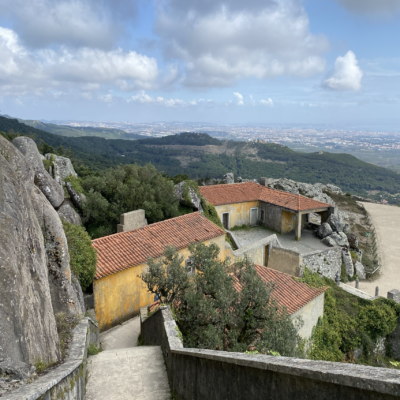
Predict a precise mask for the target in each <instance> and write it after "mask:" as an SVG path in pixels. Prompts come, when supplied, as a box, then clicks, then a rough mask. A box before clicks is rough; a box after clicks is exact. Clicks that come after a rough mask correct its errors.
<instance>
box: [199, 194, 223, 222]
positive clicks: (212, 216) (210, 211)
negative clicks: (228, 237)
mask: <svg viewBox="0 0 400 400" xmlns="http://www.w3.org/2000/svg"><path fill="white" fill-rule="evenodd" d="M201 206H202V207H203V210H204V216H205V217H206V218H207V219H208V220H210V221H211V222H213V223H214V224H215V225H217V226H219V227H220V228H222V229H224V227H223V225H222V222H221V219H220V218H219V215H218V213H217V210H216V209H215V207H214V206H213V205H212V204H210V203H209V202H208V201H207V200H206V199H205V198H204V197H201Z"/></svg>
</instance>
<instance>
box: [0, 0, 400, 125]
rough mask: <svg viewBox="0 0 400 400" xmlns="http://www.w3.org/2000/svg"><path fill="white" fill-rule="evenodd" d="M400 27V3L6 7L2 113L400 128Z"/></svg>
mask: <svg viewBox="0 0 400 400" xmlns="http://www.w3.org/2000/svg"><path fill="white" fill-rule="evenodd" d="M399 19H400V2H399V1H393V0H249V1H247V2H243V1H239V0H150V1H149V0H148V1H145V0H131V1H123V0H101V1H95V0H85V1H83V0H58V1H56V2H55V1H53V0H32V1H30V2H28V3H27V2H23V1H22V0H0V110H1V113H3V114H9V115H12V116H15V117H20V118H24V119H45V120H87V121H97V122H100V121H114V122H121V121H129V122H133V123H146V122H148V123H152V122H155V121H160V120H162V121H167V122H171V121H181V122H185V121H189V122H190V121H198V122H200V123H220V124H224V123H225V124H235V123H242V124H251V123H255V124H261V123H266V124H274V123H275V124H328V125H332V126H334V127H339V126H347V129H350V130H351V129H352V128H350V125H353V126H354V129H357V127H360V129H361V128H363V129H372V130H373V129H377V130H384V129H387V130H397V128H396V126H397V125H398V126H399V129H400V112H399V104H400V103H399V102H400V56H399V54H398V51H397V49H398V44H397V39H396V38H398V37H400V24H399ZM367 127H370V128H367Z"/></svg>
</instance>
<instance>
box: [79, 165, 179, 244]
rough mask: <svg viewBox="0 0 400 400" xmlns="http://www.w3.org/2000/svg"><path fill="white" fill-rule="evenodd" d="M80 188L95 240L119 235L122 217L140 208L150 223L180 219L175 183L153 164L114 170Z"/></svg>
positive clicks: (88, 178)
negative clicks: (84, 194)
mask: <svg viewBox="0 0 400 400" xmlns="http://www.w3.org/2000/svg"><path fill="white" fill-rule="evenodd" d="M81 185H82V188H83V190H85V192H86V193H87V195H86V204H85V206H84V209H83V220H84V223H85V226H86V228H87V230H88V232H89V233H90V235H91V236H92V238H97V237H101V236H106V235H110V234H113V233H116V231H117V224H118V223H119V221H120V216H121V214H123V213H126V212H129V211H134V210H137V209H140V208H143V209H144V210H145V211H146V218H147V220H148V222H149V223H154V222H158V221H162V220H164V219H167V218H172V217H176V216H178V215H179V210H178V199H177V198H176V195H175V192H174V184H173V182H172V181H170V180H168V179H166V178H165V177H163V176H162V174H161V173H159V172H157V170H156V168H155V167H154V166H152V165H151V164H146V165H144V166H141V165H138V164H132V165H124V166H122V165H121V166H119V167H117V168H111V169H108V170H106V171H104V172H103V173H101V174H93V175H88V176H86V177H83V178H82V179H81Z"/></svg>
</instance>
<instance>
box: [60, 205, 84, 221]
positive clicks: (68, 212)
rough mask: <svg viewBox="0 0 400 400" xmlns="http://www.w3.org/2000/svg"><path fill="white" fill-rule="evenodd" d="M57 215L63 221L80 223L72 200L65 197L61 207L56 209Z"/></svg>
mask: <svg viewBox="0 0 400 400" xmlns="http://www.w3.org/2000/svg"><path fill="white" fill-rule="evenodd" d="M57 213H58V215H59V216H60V218H62V219H63V220H64V221H67V222H69V223H70V224H74V225H82V220H81V216H80V215H79V214H78V213H77V212H76V211H75V209H74V206H73V205H72V201H71V200H69V199H65V200H64V202H63V203H62V204H61V207H60V208H59V209H58V210H57Z"/></svg>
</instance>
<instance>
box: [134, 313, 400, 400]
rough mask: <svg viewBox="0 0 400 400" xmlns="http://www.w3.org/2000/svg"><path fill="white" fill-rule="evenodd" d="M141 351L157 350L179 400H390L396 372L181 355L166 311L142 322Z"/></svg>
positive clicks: (396, 390) (397, 387)
mask: <svg viewBox="0 0 400 400" xmlns="http://www.w3.org/2000/svg"><path fill="white" fill-rule="evenodd" d="M141 333H142V337H143V340H144V344H145V345H161V348H162V351H163V354H164V359H165V364H166V366H167V373H168V378H169V382H170V387H171V390H172V392H173V394H174V398H175V399H180V400H192V399H193V400H201V399H204V400H220V399H235V400H242V399H243V400H248V399H249V398H251V399H252V400H258V399H260V400H261V399H263V400H264V399H270V400H287V399H299V400H300V399H307V400H317V399H324V400H340V399H346V400H359V399H363V400H378V399H379V400H394V399H397V398H398V396H400V371H398V370H392V369H386V368H374V367H367V366H361V365H356V364H346V363H333V362H327V361H312V360H304V359H296V358H289V357H273V356H265V355H250V354H244V353H227V352H223V351H215V350H202V349H185V348H183V344H182V341H181V340H180V338H179V333H178V330H177V327H176V323H175V321H174V319H173V317H172V314H171V311H170V310H169V309H168V308H163V309H160V310H158V311H156V312H155V313H154V314H152V315H151V316H150V317H148V318H147V308H144V309H142V310H141Z"/></svg>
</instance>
